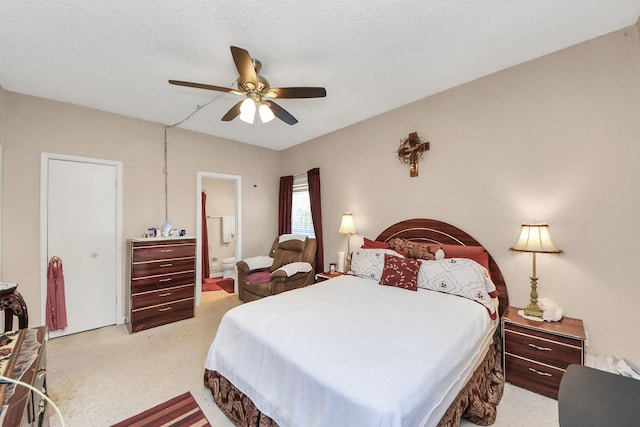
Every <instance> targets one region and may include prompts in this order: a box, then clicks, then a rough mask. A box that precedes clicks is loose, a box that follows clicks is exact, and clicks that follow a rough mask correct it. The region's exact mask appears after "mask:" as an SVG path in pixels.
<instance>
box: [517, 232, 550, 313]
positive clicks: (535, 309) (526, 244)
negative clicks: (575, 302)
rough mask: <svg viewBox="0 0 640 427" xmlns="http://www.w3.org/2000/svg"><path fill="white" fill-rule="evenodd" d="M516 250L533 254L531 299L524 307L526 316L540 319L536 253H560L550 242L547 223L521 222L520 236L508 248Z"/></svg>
mask: <svg viewBox="0 0 640 427" xmlns="http://www.w3.org/2000/svg"><path fill="white" fill-rule="evenodd" d="M510 249H511V250H512V251H516V252H530V253H531V255H532V256H533V273H532V274H531V301H530V303H529V305H528V306H527V307H525V309H524V315H525V316H526V317H527V316H528V317H533V318H539V319H540V320H542V318H543V314H542V309H541V308H540V306H539V305H538V289H537V288H538V278H537V277H536V254H537V253H543V254H561V253H562V251H561V250H559V249H557V248H556V247H555V246H554V245H553V243H552V242H551V236H550V235H549V225H548V224H522V229H521V231H520V238H519V239H518V242H517V243H516V244H515V246H514V247H512V248H510Z"/></svg>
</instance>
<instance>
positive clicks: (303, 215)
mask: <svg viewBox="0 0 640 427" xmlns="http://www.w3.org/2000/svg"><path fill="white" fill-rule="evenodd" d="M291 232H292V233H294V234H305V235H307V236H309V237H311V238H315V237H316V235H315V232H314V230H313V220H312V219H311V202H310V200H309V182H308V181H307V175H303V176H300V177H296V178H294V180H293V200H292V202H291Z"/></svg>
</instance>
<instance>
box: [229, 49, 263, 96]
mask: <svg viewBox="0 0 640 427" xmlns="http://www.w3.org/2000/svg"><path fill="white" fill-rule="evenodd" d="M231 56H233V62H234V63H235V64H236V68H237V69H238V73H239V74H240V82H241V83H252V84H253V86H254V87H257V86H258V77H257V76H256V69H255V68H253V61H251V56H249V52H247V51H246V50H244V49H242V48H240V47H236V46H231Z"/></svg>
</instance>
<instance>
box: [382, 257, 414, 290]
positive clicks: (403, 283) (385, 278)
mask: <svg viewBox="0 0 640 427" xmlns="http://www.w3.org/2000/svg"><path fill="white" fill-rule="evenodd" d="M419 271H420V261H418V260H417V259H413V258H401V257H397V256H393V255H389V254H385V255H384V268H383V270H382V276H381V277H380V284H381V285H387V286H395V287H398V288H402V289H408V290H410V291H417V290H418V272H419Z"/></svg>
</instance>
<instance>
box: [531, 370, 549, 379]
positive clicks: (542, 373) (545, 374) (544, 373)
mask: <svg viewBox="0 0 640 427" xmlns="http://www.w3.org/2000/svg"><path fill="white" fill-rule="evenodd" d="M529 370H530V371H531V372H533V373H534V374H538V375H542V376H543V377H552V376H553V374H550V373H548V372H540V371H538V370H537V369H534V368H529Z"/></svg>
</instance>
